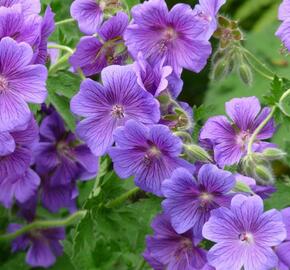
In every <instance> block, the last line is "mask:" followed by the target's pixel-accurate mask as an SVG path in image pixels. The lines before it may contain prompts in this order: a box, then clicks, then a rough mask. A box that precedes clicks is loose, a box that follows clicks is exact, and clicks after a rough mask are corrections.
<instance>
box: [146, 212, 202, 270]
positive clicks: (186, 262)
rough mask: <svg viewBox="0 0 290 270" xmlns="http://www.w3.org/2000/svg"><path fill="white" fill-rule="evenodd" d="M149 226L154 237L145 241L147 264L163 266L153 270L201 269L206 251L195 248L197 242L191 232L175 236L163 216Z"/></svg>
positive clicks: (166, 217) (166, 218) (167, 219)
mask: <svg viewBox="0 0 290 270" xmlns="http://www.w3.org/2000/svg"><path fill="white" fill-rule="evenodd" d="M151 226H152V228H153V230H154V235H153V236H148V237H147V239H146V243H147V254H149V255H150V260H149V262H150V263H151V264H152V260H154V263H155V266H158V264H157V263H158V262H159V264H161V265H162V264H163V266H164V268H161V267H159V266H158V267H155V268H154V269H155V270H161V269H168V270H197V269H202V267H203V266H204V265H205V263H206V251H205V250H203V249H201V248H199V247H198V246H197V244H198V242H199V240H198V239H196V238H195V236H194V235H193V234H192V231H188V232H186V233H184V234H177V233H176V232H175V230H174V229H173V228H172V226H171V224H170V219H169V218H168V216H166V215H165V214H161V215H158V216H157V217H156V218H155V219H154V220H153V222H152V225H151ZM145 259H146V256H145Z"/></svg>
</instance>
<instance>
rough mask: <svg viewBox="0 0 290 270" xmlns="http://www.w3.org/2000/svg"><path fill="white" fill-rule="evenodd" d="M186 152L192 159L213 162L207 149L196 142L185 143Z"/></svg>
mask: <svg viewBox="0 0 290 270" xmlns="http://www.w3.org/2000/svg"><path fill="white" fill-rule="evenodd" d="M184 149H185V153H186V154H187V156H188V157H189V159H190V160H192V161H203V162H212V158H211V156H210V155H209V153H208V152H207V151H205V150H204V149H203V148H202V147H200V146H198V145H196V144H184Z"/></svg>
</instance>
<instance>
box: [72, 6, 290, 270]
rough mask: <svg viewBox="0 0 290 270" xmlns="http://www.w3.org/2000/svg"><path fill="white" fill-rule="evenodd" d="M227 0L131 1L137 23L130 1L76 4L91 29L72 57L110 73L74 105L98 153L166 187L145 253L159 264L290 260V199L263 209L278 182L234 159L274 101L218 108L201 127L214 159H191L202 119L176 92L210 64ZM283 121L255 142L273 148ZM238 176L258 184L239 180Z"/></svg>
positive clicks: (153, 187) (217, 265)
mask: <svg viewBox="0 0 290 270" xmlns="http://www.w3.org/2000/svg"><path fill="white" fill-rule="evenodd" d="M224 3H225V1H222V0H220V1H218V0H216V1H209V0H201V1H200V3H199V4H198V5H196V6H195V8H194V9H192V8H191V7H190V6H188V5H185V4H177V5H175V6H174V7H173V8H172V9H171V10H168V8H167V5H166V3H165V1H164V0H149V1H145V2H144V3H142V4H139V5H137V6H135V7H133V8H132V10H131V15H132V20H131V22H129V19H128V16H127V15H126V14H125V13H123V12H121V11H119V12H117V13H116V14H115V15H114V16H112V17H110V18H109V19H108V20H104V16H103V12H104V6H103V5H102V3H99V4H98V3H96V2H94V1H85V0H76V1H75V2H74V3H73V5H72V9H71V13H72V16H73V17H74V18H75V19H76V20H77V21H78V23H79V27H80V29H81V31H83V32H84V33H85V34H89V35H91V36H86V37H83V38H81V40H80V42H79V44H78V46H77V49H76V51H75V53H74V54H73V55H72V57H71V58H70V63H71V65H72V66H73V68H74V69H75V70H77V69H81V70H82V71H83V73H84V74H85V75H87V76H94V77H92V78H96V77H95V75H97V74H99V73H100V80H101V82H96V81H93V80H92V79H86V80H85V81H84V82H83V83H82V85H81V88H80V91H79V93H78V94H77V95H76V96H75V97H73V99H72V101H71V110H72V112H73V113H74V114H76V115H78V116H81V117H83V119H82V120H81V121H80V122H79V123H78V125H77V130H76V132H77V135H78V136H79V137H80V138H81V139H82V140H83V141H85V142H86V143H87V145H88V147H89V148H90V149H91V151H92V152H93V153H94V154H95V155H97V156H100V155H104V154H109V156H110V157H111V159H112V162H113V165H114V170H115V172H116V173H117V174H118V175H119V177H120V178H122V179H126V178H129V177H131V176H133V177H134V181H135V184H136V185H137V186H139V187H140V188H141V189H142V190H144V191H146V192H151V193H153V194H155V195H157V196H160V197H163V198H164V201H163V202H162V207H163V210H164V212H163V213H162V214H160V215H158V216H157V217H156V219H155V220H154V221H153V223H152V228H153V230H154V234H153V236H148V238H147V249H146V251H145V252H144V258H145V259H146V260H147V262H148V263H149V264H150V265H151V266H152V267H153V268H154V269H156V270H161V269H168V270H169V269H170V270H195V269H203V270H206V269H208V270H209V269H217V270H221V269H231V270H233V269H234V270H235V269H236V270H240V269H242V268H243V269H245V270H253V269H255V270H262V269H265V270H266V269H272V268H275V267H279V269H284V268H283V267H286V268H287V269H288V267H290V264H289V260H288V258H287V256H286V255H285V254H286V253H287V250H288V247H289V245H288V244H289V243H288V241H287V230H289V224H288V223H289V222H287V221H286V222H285V220H286V219H287V218H286V217H285V215H287V213H288V212H289V209H285V210H283V211H282V212H281V213H280V212H278V211H277V210H270V211H267V212H265V213H263V200H262V198H263V199H265V198H267V197H268V196H269V195H270V194H271V193H272V192H274V191H275V189H274V188H273V187H272V186H259V185H257V184H256V181H255V179H253V178H250V177H247V176H244V175H241V174H239V173H237V174H233V173H232V172H229V171H227V170H225V168H226V166H232V165H238V164H239V163H240V162H241V160H242V159H243V158H244V157H245V156H246V155H247V154H248V149H247V148H248V144H249V141H250V139H251V137H252V135H253V134H254V132H255V130H256V129H257V127H258V126H259V125H260V124H261V123H262V122H263V121H264V119H265V118H267V116H268V115H269V113H270V109H269V108H263V109H261V105H260V102H259V100H258V99H257V98H256V97H245V98H234V99H232V100H231V101H229V102H227V103H226V112H227V115H228V117H226V116H214V117H211V118H210V119H208V121H207V122H206V123H205V125H204V127H203V128H202V130H201V132H200V137H199V142H200V145H201V146H203V147H204V148H205V149H206V150H207V151H208V152H209V154H210V155H212V160H213V162H212V164H209V163H208V162H196V163H194V164H192V162H189V161H188V160H186V151H185V149H186V147H185V144H186V143H187V142H186V141H185V140H184V141H183V138H184V134H185V135H186V134H187V135H189V136H190V133H191V131H192V126H193V119H192V112H191V110H190V109H188V108H189V106H188V105H187V104H186V103H181V102H178V101H177V97H178V95H179V93H180V91H181V89H182V84H183V83H182V80H181V73H182V70H183V69H189V70H191V71H194V72H200V71H201V70H202V69H203V68H204V66H205V65H206V62H207V59H208V57H209V55H210V54H211V46H210V43H209V39H210V37H211V36H212V34H213V33H214V31H215V30H216V28H217V20H216V15H217V13H218V11H219V9H220V8H221V6H222V5H223V4H224ZM92 10H94V12H92ZM92 22H95V23H94V24H92ZM92 25H94V27H92ZM132 62H133V63H132ZM130 63H132V64H130ZM274 132H275V125H274V121H273V119H271V120H270V121H269V122H268V123H267V124H266V125H265V126H264V127H263V128H262V129H261V130H260V132H259V133H258V134H257V135H255V140H254V142H253V144H252V149H251V151H253V152H257V153H261V152H263V151H264V150H265V149H266V148H273V147H275V145H273V144H271V143H269V142H267V141H265V140H267V139H269V138H271V137H272V136H273V134H274ZM180 134H181V136H179V135H180ZM238 184H242V185H244V186H246V187H247V189H246V190H250V191H251V192H244V191H239V190H237V189H236V186H237V185H238ZM206 240H210V241H212V242H214V243H215V245H214V246H213V247H212V248H211V249H210V250H209V251H207V250H206V249H205V248H202V247H204V246H205V244H204V243H205V241H206ZM286 268H285V269H286Z"/></svg>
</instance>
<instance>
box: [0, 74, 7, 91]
mask: <svg viewBox="0 0 290 270" xmlns="http://www.w3.org/2000/svg"><path fill="white" fill-rule="evenodd" d="M7 88H8V82H7V80H6V79H5V78H4V77H3V76H2V75H0V92H2V91H5V90H6V89H7Z"/></svg>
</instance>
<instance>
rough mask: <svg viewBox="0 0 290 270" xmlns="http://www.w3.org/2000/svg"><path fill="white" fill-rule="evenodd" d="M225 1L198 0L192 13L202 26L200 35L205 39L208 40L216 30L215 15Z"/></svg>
mask: <svg viewBox="0 0 290 270" xmlns="http://www.w3.org/2000/svg"><path fill="white" fill-rule="evenodd" d="M225 2H226V0H200V1H199V5H196V6H195V8H194V10H193V12H194V14H195V16H196V17H197V19H198V20H199V21H200V24H202V25H203V27H204V31H203V32H202V33H201V36H203V37H204V38H205V39H209V38H210V37H211V36H212V34H213V33H214V32H215V30H216V29H217V26H218V24H217V19H216V16H217V13H218V11H219V9H220V8H221V7H222V5H224V4H225Z"/></svg>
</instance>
